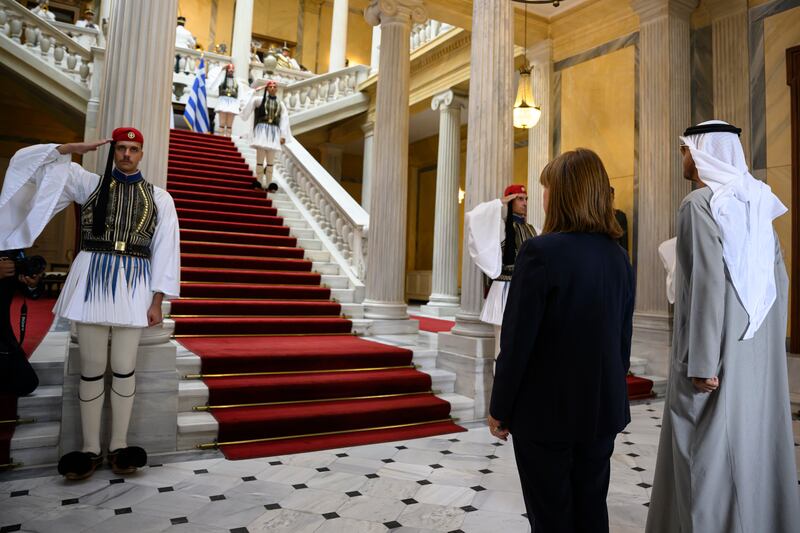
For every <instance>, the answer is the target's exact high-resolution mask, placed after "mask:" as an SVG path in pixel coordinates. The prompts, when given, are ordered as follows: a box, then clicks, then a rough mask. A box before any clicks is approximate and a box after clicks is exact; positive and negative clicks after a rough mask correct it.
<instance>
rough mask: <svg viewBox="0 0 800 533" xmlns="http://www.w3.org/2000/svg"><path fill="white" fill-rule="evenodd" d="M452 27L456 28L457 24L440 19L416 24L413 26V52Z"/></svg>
mask: <svg viewBox="0 0 800 533" xmlns="http://www.w3.org/2000/svg"><path fill="white" fill-rule="evenodd" d="M452 29H455V26H453V25H452V24H448V23H446V22H439V21H438V20H428V21H427V22H423V23H422V24H415V25H414V26H413V27H412V28H411V39H410V41H411V52H414V50H416V49H418V48H421V47H422V46H424V45H425V44H427V43H429V42H431V41H432V40H434V39H436V38H437V37H439V36H440V35H442V34H444V33H447V32H448V31H450V30H452Z"/></svg>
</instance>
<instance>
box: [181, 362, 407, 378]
mask: <svg viewBox="0 0 800 533" xmlns="http://www.w3.org/2000/svg"><path fill="white" fill-rule="evenodd" d="M403 368H405V369H408V368H414V365H400V366H378V367H372V368H338V369H325V370H280V371H273V372H242V373H239V374H237V373H233V374H185V375H184V376H183V379H204V378H234V377H244V376H285V375H292V374H330V373H333V372H368V371H371V370H399V369H403Z"/></svg>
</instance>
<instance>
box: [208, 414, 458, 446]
mask: <svg viewBox="0 0 800 533" xmlns="http://www.w3.org/2000/svg"><path fill="white" fill-rule="evenodd" d="M441 422H453V418H452V417H450V418H442V419H439V420H426V421H425V422H411V423H409V424H396V425H394V426H380V427H372V428H357V429H342V430H339V431H325V432H322V433H307V434H305V435H288V436H285V437H265V438H262V439H250V440H238V441H231V442H210V443H205V444H198V445H197V446H196V447H197V449H200V450H208V449H212V448H213V449H216V448H219V447H220V446H233V445H235V444H254V443H256V442H271V441H276V440H286V439H302V438H305V437H324V436H327V435H341V434H343V433H364V432H366V431H379V430H381V429H399V428H407V427H413V426H423V425H425V424H438V423H441Z"/></svg>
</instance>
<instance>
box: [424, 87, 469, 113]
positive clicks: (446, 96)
mask: <svg viewBox="0 0 800 533" xmlns="http://www.w3.org/2000/svg"><path fill="white" fill-rule="evenodd" d="M465 107H467V98H466V97H465V96H463V95H460V94H458V93H457V92H455V91H453V89H448V90H446V91H444V92H441V93H439V94H437V95H435V96H434V97H433V98H432V99H431V109H433V110H434V111H436V110H437V109H438V110H440V111H446V110H448V109H460V108H465Z"/></svg>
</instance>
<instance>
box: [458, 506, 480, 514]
mask: <svg viewBox="0 0 800 533" xmlns="http://www.w3.org/2000/svg"><path fill="white" fill-rule="evenodd" d="M461 510H462V511H466V512H468V513H471V512H472V511H477V510H478V509H476V508H475V507H473V506H471V505H465V506H464V507H462V508H461Z"/></svg>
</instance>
